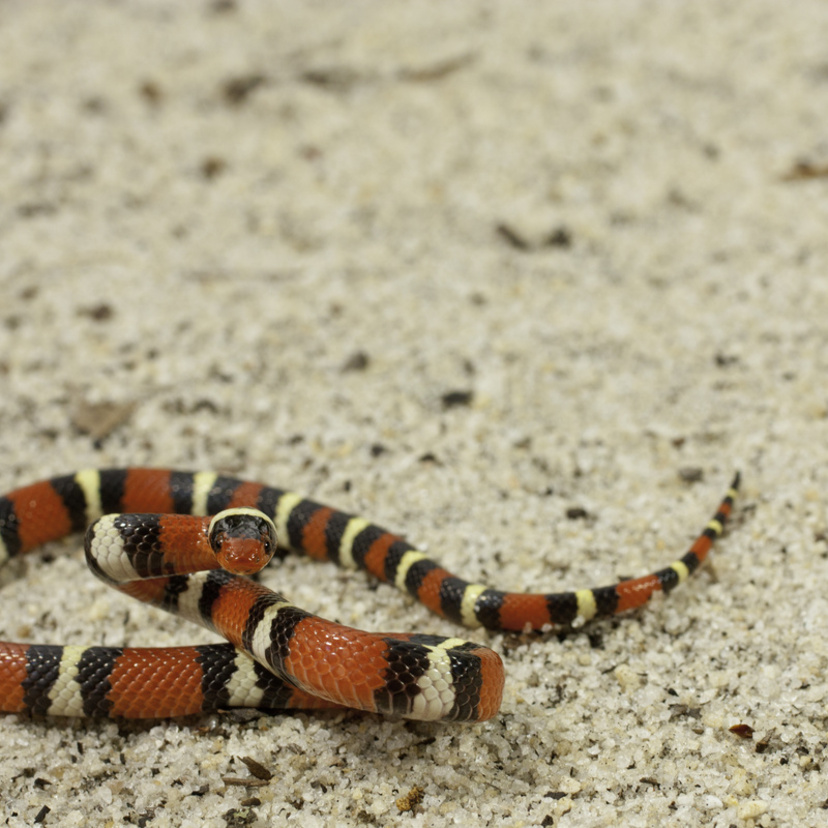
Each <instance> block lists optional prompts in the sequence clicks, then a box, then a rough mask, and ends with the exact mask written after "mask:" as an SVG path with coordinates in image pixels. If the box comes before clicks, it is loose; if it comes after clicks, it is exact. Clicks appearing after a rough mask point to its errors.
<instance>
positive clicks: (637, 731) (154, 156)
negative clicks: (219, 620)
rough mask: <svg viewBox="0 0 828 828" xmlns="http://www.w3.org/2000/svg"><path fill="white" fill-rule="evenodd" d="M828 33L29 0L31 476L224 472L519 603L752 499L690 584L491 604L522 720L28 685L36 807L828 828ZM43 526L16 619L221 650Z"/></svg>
mask: <svg viewBox="0 0 828 828" xmlns="http://www.w3.org/2000/svg"><path fill="white" fill-rule="evenodd" d="M826 43H828V4H826V3H825V2H823V0H802V1H801V2H798V1H797V0H793V2H788V3H784V4H783V3H779V2H777V0H757V1H756V2H752V3H721V2H697V3H692V4H679V3H666V2H665V3H657V2H652V1H651V2H645V1H644V0H642V1H641V2H637V1H636V0H601V1H600V2H590V3H582V2H577V1H576V0H570V2H558V3H552V4H540V3H534V2H529V0H526V2H523V1H522V0H521V2H512V3H502V4H497V3H491V2H484V1H483V0H481V1H480V2H457V3H438V2H426V0H411V2H392V3H381V2H377V1H376V0H362V2H351V3H348V4H340V3H335V2H330V0H327V1H326V2H312V3H306V2H297V1H295V0H291V1H290V2H288V1H287V0H286V1H285V2H280V3H265V2H254V1H253V0H250V2H246V1H245V0H237V2H230V1H229V0H218V1H214V2H199V3H185V2H178V3H164V2H125V3H109V2H87V3H82V4H81V3H64V2H60V0H54V1H53V2H45V0H44V1H43V2H37V1H36V2H22V0H20V2H14V1H13V0H10V2H5V3H3V4H2V6H0V55H2V58H0V170H2V189H1V190H0V244H2V247H1V248H0V249H2V256H1V257H0V323H1V324H0V375H1V376H2V389H3V394H2V397H0V423H1V424H2V429H0V435H2V436H0V440H1V441H2V443H0V445H2V449H3V456H4V463H3V472H2V486H3V488H4V489H11V488H13V487H15V486H18V485H22V484H24V483H27V482H31V481H33V480H36V479H39V478H42V477H48V476H52V475H55V474H58V473H65V472H68V471H71V470H73V469H76V468H82V467H87V466H111V465H138V464H142V465H156V466H173V467H180V468H187V469H201V468H215V469H219V470H222V471H227V472H232V473H235V474H238V475H240V476H244V477H249V478H252V479H259V480H263V481H266V482H270V483H273V484H274V485H281V486H288V487H290V488H293V489H295V490H297V491H299V492H302V493H304V494H307V495H310V496H313V497H314V498H316V499H318V500H321V501H323V502H327V503H331V504H333V505H336V506H338V507H340V508H343V509H346V510H348V511H352V512H357V513H359V514H363V515H365V516H367V517H370V518H371V519H372V520H375V521H377V522H379V523H381V524H382V525H385V526H388V527H389V528H392V529H395V530H397V531H399V532H402V533H404V534H405V535H406V536H407V537H408V538H409V539H410V540H412V541H413V542H415V543H417V544H418V545H420V546H422V547H423V548H425V549H427V550H428V551H429V552H430V553H433V554H434V555H435V556H437V557H439V558H441V559H442V560H444V562H445V563H446V564H447V565H449V566H450V567H451V568H452V569H454V570H455V571H457V572H458V573H461V574H464V575H466V576H468V577H471V578H474V579H484V580H488V581H489V582H491V583H492V584H494V585H496V586H499V587H502V588H507V589H517V590H519V589H542V590H554V589H563V588H580V587H586V586H597V585H602V584H607V583H612V582H613V581H614V580H616V579H617V578H619V577H623V576H631V575H637V574H642V573H644V572H647V571H650V570H652V569H654V568H657V567H659V566H662V565H665V564H667V563H669V562H670V561H671V560H673V559H674V558H675V557H677V556H678V555H679V554H681V553H682V552H683V551H684V550H685V548H686V547H687V545H688V544H689V542H690V541H691V540H692V539H693V537H694V536H695V535H696V534H697V533H698V531H700V530H701V528H702V527H703V526H704V524H705V522H706V521H707V519H708V518H709V516H710V514H712V512H713V510H714V508H715V506H716V504H717V503H718V501H719V499H720V497H721V496H722V495H723V494H724V492H725V490H726V488H727V485H728V482H729V479H730V477H731V474H732V473H733V471H734V470H735V469H736V468H740V469H741V470H742V473H743V476H744V494H743V497H742V498H741V499H740V501H739V504H738V509H737V512H736V516H735V520H734V522H733V526H732V528H731V530H730V531H729V533H728V535H727V536H726V538H725V539H724V540H723V541H722V542H721V543H720V545H719V548H718V550H717V552H716V554H715V558H714V561H713V565H712V566H710V567H706V568H705V570H704V571H703V572H701V573H700V574H699V575H698V576H697V577H696V578H695V579H693V581H692V582H690V583H688V584H686V585H684V586H683V587H682V588H681V589H679V590H677V591H676V592H675V593H674V594H673V595H672V596H671V597H670V598H669V599H668V600H666V601H657V602H655V603H654V604H653V605H652V606H650V607H649V608H647V609H646V610H644V611H641V612H636V613H633V614H631V615H628V616H624V617H620V618H616V619H613V620H610V621H604V622H599V623H594V624H592V625H590V626H589V627H586V628H584V629H582V630H576V631H573V632H569V633H567V634H561V635H551V636H546V637H537V638H531V639H526V638H523V637H516V636H504V635H489V634H487V633H485V632H480V631H478V632H476V633H474V634H472V637H474V638H476V639H477V640H480V641H483V642H485V643H488V644H489V645H490V646H492V647H494V648H495V649H497V650H498V651H499V652H501V653H502V654H503V656H504V659H505V661H506V666H507V671H508V679H507V687H506V694H505V700H504V704H503V708H502V711H501V714H500V715H499V716H498V717H497V718H495V719H494V720H492V721H490V722H488V723H485V724H478V725H470V726H456V725H455V726H452V725H439V724H411V723H404V722H390V721H385V720H382V719H379V718H376V717H372V716H369V715H360V714H352V713H326V714H320V715H305V714H299V715H268V716H254V717H252V718H239V717H236V716H205V717H203V718H200V719H198V720H195V721H189V720H188V721H184V722H180V721H176V722H164V721H161V722H147V723H137V724H130V723H120V722H83V721H75V720H72V721H65V720H64V721H60V720H55V721H47V720H31V719H26V718H23V717H18V716H13V715H11V716H5V717H3V718H2V719H0V733H2V738H1V739H0V791H2V792H3V795H2V800H1V801H0V815H2V820H0V821H2V822H3V824H6V825H11V826H22V825H33V824H41V825H47V826H48V825H55V826H57V825H59V826H66V827H67V828H68V827H69V826H80V825H94V826H98V825H100V826H118V825H136V826H150V828H163V826H210V828H213V826H215V827H216V828H224V826H265V825H272V826H280V825H292V824H297V825H302V826H307V827H308V828H313V826H327V825H337V826H350V825H376V826H391V825H405V826H433V827H434V828H441V827H442V826H449V825H490V824H491V825H498V826H550V825H555V826H562V828H566V827H567V826H607V825H629V826H651V825H656V824H657V825H661V826H686V825H706V826H722V828H724V826H737V827H738V828H747V827H748V826H789V825H797V826H819V825H828V810H826V802H828V779H826V777H825V775H824V772H823V771H822V770H821V768H822V766H823V764H824V762H825V759H826V755H825V754H826V716H827V715H828V711H827V710H826V702H828V681H827V680H826V668H827V667H828V638H827V637H826V626H828V598H826V585H828V540H826V538H828V518H827V517H826V508H825V494H824V493H825V490H826V483H827V482H828V462H826V461H828V391H826V383H825V376H826V374H825V372H826V368H828V323H827V322H826V319H828V231H826V228H828V131H826V116H825V113H826V112H828V52H827V51H826ZM48 551H49V552H50V553H52V554H50V557H52V556H54V553H58V552H62V551H65V552H67V553H68V554H66V555H57V559H56V560H54V561H53V562H52V563H50V564H48V565H47V564H46V562H45V558H41V557H40V556H35V557H34V558H33V559H31V560H29V561H27V562H24V563H22V564H18V565H15V566H12V567H8V568H7V571H6V573H4V585H3V589H2V604H0V633H1V634H2V636H3V637H5V638H7V639H12V640H29V641H38V642H63V643H77V644H82V643H106V644H121V643H129V644H143V645H148V644H162V645H163V644H167V643H187V642H190V641H198V642H203V641H207V640H211V639H210V637H209V635H208V634H207V633H205V632H203V631H199V630H194V629H190V628H189V627H187V626H186V625H184V624H183V623H182V622H180V621H178V620H176V619H175V618H172V617H160V614H158V613H155V612H153V611H151V610H148V609H144V608H142V607H140V606H132V605H131V604H130V603H129V602H128V601H127V599H125V598H122V597H121V596H119V595H117V594H115V593H113V592H112V591H110V590H107V589H106V587H104V586H103V585H100V584H98V583H97V582H95V581H94V579H93V578H92V577H91V575H89V573H88V572H87V571H86V570H85V567H84V566H83V564H82V561H81V559H80V557H79V555H78V542H77V540H73V541H71V542H69V543H67V544H64V545H63V546H62V547H61V548H59V549H58V548H52V549H50V550H48ZM267 582H268V583H270V584H272V585H273V586H275V587H278V588H281V589H282V590H284V591H285V592H286V593H287V594H288V595H289V596H290V597H291V598H293V599H294V600H295V601H296V602H297V603H299V604H300V605H302V606H304V607H306V608H307V609H309V610H312V611H319V612H322V613H324V614H326V615H327V616H329V617H333V618H336V619H338V620H341V621H343V622H345V623H352V624H358V625H361V626H364V627H366V628H368V629H386V630H388V629H399V630H419V631H423V632H429V633H438V634H443V635H453V634H455V633H457V632H458V631H457V629H456V628H455V627H454V626H453V625H452V624H450V623H449V622H447V621H443V620H441V619H439V618H436V617H434V616H432V615H430V614H429V613H428V612H427V611H426V610H425V609H423V608H422V607H420V606H418V605H415V604H414V603H413V602H412V601H411V600H410V599H408V598H406V597H404V596H401V595H400V594H398V593H397V592H395V591H394V590H393V589H392V588H390V587H386V586H382V585H380V586H378V585H377V584H375V583H373V582H372V581H371V580H370V579H369V578H367V577H365V576H363V575H361V574H352V575H348V574H343V573H341V572H339V571H337V570H335V569H334V568H333V567H332V566H329V565H322V564H312V563H310V562H307V561H304V560H300V559H289V560H288V561H286V562H285V563H283V564H281V565H280V566H277V567H274V568H273V570H272V571H270V572H269V573H268V575H267ZM734 725H746V726H747V728H743V729H742V733H743V737H740V736H739V735H737V734H735V733H733V732H731V730H730V728H732V727H733V726H734ZM750 729H752V736H751V735H750V733H751V731H750ZM241 757H253V758H254V759H256V760H257V761H258V762H260V763H261V764H262V765H264V766H265V767H266V768H267V769H268V770H269V771H270V772H271V773H272V774H273V777H272V779H271V780H270V781H269V782H267V783H266V784H264V785H260V786H258V787H255V786H252V785H250V786H246V785H238V784H232V782H227V781H226V779H227V778H228V777H249V772H248V770H247V768H246V767H245V766H244V764H243V763H242V762H241ZM416 786H419V787H421V788H422V799H421V802H420V803H419V805H417V806H416V807H415V808H414V810H413V811H410V812H401V811H400V810H399V808H398V805H397V804H396V802H397V800H398V799H399V798H400V797H401V796H403V795H404V794H406V793H408V792H409V791H411V789H412V788H414V787H416Z"/></svg>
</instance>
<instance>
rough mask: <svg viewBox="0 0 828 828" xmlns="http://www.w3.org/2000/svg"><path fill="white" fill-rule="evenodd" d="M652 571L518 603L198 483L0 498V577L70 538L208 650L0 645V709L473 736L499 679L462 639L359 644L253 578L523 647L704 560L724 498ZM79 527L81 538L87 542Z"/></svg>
mask: <svg viewBox="0 0 828 828" xmlns="http://www.w3.org/2000/svg"><path fill="white" fill-rule="evenodd" d="M739 482H740V476H739V474H738V473H737V474H736V476H735V477H734V479H733V482H732V484H731V486H730V488H729V490H728V492H727V494H726V496H725V497H724V499H723V500H722V501H721V503H720V505H719V507H718V509H717V510H716V513H715V515H714V517H713V518H712V520H710V521H709V522H708V523H707V525H706V526H705V528H704V530H703V531H702V533H701V534H700V535H699V536H698V537H697V538H696V540H695V541H694V542H693V544H692V545H691V547H690V548H689V550H688V551H687V552H686V553H685V554H684V555H683V556H682V557H681V558H679V559H678V560H676V561H674V562H673V563H672V564H670V565H669V566H667V567H665V568H664V569H660V570H658V571H656V572H653V573H651V574H649V575H645V576H642V577H639V578H633V579H627V580H622V581H620V582H618V583H615V584H613V585H611V586H606V587H599V588H595V589H580V590H576V591H568V592H556V593H537V594H531V593H519V592H507V591H502V590H499V589H494V588H490V587H488V586H485V585H483V584H477V583H471V582H468V581H465V580H463V579H462V578H459V577H457V576H455V575H453V574H451V573H450V572H449V571H447V570H446V569H445V568H443V567H442V566H441V565H440V564H439V563H437V562H436V561H434V560H432V559H431V558H429V557H428V556H427V555H426V554H425V553H423V552H421V551H419V550H418V549H417V548H415V547H414V546H413V545H412V544H410V543H409V542H408V541H407V540H405V538H403V537H402V536H400V535H397V534H394V533H392V532H389V531H387V530H386V529H383V528H381V527H380V526H377V525H376V524H374V523H371V522H370V521H368V520H366V519H365V518H361V517H357V516H354V515H351V514H347V513H346V512H342V511H339V510H337V509H334V508H331V507H330V506H325V505H323V504H321V503H317V502H315V501H313V500H309V499H307V498H304V497H302V496H301V495H298V494H295V493H293V492H291V491H288V490H283V489H279V488H274V487H272V486H267V485H264V484H261V483H254V482H250V481H246V480H241V479H238V478H235V477H231V476H227V475H223V474H219V473H215V472H207V471H200V472H186V471H175V470H170V469H155V468H137V467H130V468H120V469H115V468H113V469H86V470H83V471H79V472H76V473H73V474H68V475H62V476H59V477H53V478H51V479H48V480H41V481H39V482H37V483H33V484H30V485H28V486H24V487H22V488H18V489H16V490H14V491H12V492H10V493H8V494H6V495H4V496H2V497H0V565H2V564H4V563H6V562H7V561H9V560H10V559H12V558H15V557H17V556H20V555H24V554H26V553H29V552H31V551H32V550H35V549H37V548H39V547H41V546H42V545H43V544H45V543H48V542H50V541H55V540H58V539H60V538H63V537H65V536H68V535H71V534H73V533H76V532H83V531H86V535H85V540H84V548H85V553H86V560H87V564H88V566H89V568H90V569H91V570H92V572H93V573H94V574H95V575H96V576H98V577H99V578H100V579H101V580H103V581H104V582H105V583H107V584H109V585H110V586H113V587H114V588H116V589H117V590H119V591H121V592H123V593H125V594H126V595H129V596H131V597H134V598H137V599H139V600H141V601H144V602H146V603H148V604H150V605H152V606H155V607H158V608H160V609H163V610H166V611H168V612H171V613H174V614H176V615H178V616H180V617H182V618H184V619H186V620H188V621H192V622H194V623H197V624H200V625H202V626H204V627H206V628H207V629H209V630H213V631H215V632H216V633H218V634H219V635H220V636H222V637H223V638H224V639H226V641H225V642H224V643H220V644H207V645H201V646H189V647H187V646H184V647H108V646H107V647H104V646H75V645H55V644H34V643H14V642H0V712H7V713H24V714H25V713H29V714H34V715H44V716H89V717H94V716H98V717H101V716H103V717H114V718H117V717H123V718H136V719H141V718H144V719H146V718H158V719H162V718H171V717H178V716H187V715H193V714H200V713H208V712H215V711H224V710H228V709H231V708H237V707H241V708H257V709H261V710H268V711H271V710H290V709H300V710H302V709H305V710H312V709H320V708H329V707H334V708H355V709H357V710H362V711H368V712H374V713H380V714H386V715H388V716H390V717H393V718H404V719H415V720H423V721H454V722H479V721H485V720H487V719H490V718H492V717H493V716H495V715H496V714H497V713H498V711H499V709H500V705H501V701H502V698H503V688H504V681H505V678H504V669H503V663H502V660H501V658H500V656H499V655H498V654H497V653H496V652H495V651H494V650H492V649H490V648H488V647H485V646H483V645H481V644H477V643H474V642H470V641H466V640H465V639H462V638H449V637H442V636H436V635H426V634H418V633H405V632H404V633H370V632H364V631H361V630H358V629H354V628H352V627H346V626H343V625H340V624H337V623H334V622H332V621H328V620H325V619H323V618H321V617H318V616H316V615H313V614H311V613H309V612H307V611H305V610H303V609H301V608H299V607H297V606H295V605H294V604H292V603H290V602H289V601H288V600H287V599H286V598H285V597H284V596H282V595H281V594H279V593H277V592H274V591H272V590H270V589H268V588H267V587H265V586H264V585H262V584H261V583H259V581H258V580H257V579H256V578H255V576H254V573H255V572H257V571H258V570H260V569H261V568H262V567H263V566H265V565H266V564H267V563H268V561H270V559H271V557H272V556H273V554H274V553H275V552H276V551H277V550H278V549H282V550H291V551H294V552H301V553H304V554H306V555H308V556H309V557H311V558H314V559H316V560H320V561H332V562H334V563H336V564H338V565H339V566H341V567H344V568H346V569H362V570H365V571H366V572H368V573H370V574H371V575H373V576H374V577H375V578H378V579H379V580H380V581H385V582H387V583H389V584H394V585H396V586H397V587H398V588H400V589H401V590H403V591H405V592H407V593H409V594H410V595H411V596H413V597H414V598H416V599H417V600H419V601H420V602H421V603H422V604H424V605H425V606H426V607H428V608H429V609H430V610H432V611H434V612H436V613H437V614H439V615H441V616H443V617H445V618H447V619H449V620H450V621H453V622H457V623H458V624H462V625H465V626H467V627H484V628H486V629H488V630H501V631H505V632H516V633H528V632H530V631H537V632H540V633H544V632H549V631H550V630H553V629H555V628H559V627H567V626H568V627H572V626H579V625H580V624H581V623H583V622H586V621H589V620H591V619H593V618H596V617H602V616H609V615H614V614H616V613H620V612H625V611H628V610H632V609H635V608H637V607H641V606H643V605H644V604H646V603H647V602H648V601H649V599H650V598H651V597H652V596H653V594H655V593H656V592H663V593H668V592H670V591H671V590H672V589H673V588H675V587H676V586H677V585H678V584H680V583H681V582H683V581H684V580H686V579H687V578H688V576H689V575H691V574H692V573H693V572H694V571H696V570H697V569H698V568H699V566H700V565H701V564H702V563H703V562H704V560H705V558H706V557H707V555H708V552H709V551H710V549H711V547H712V545H713V542H714V541H715V540H716V539H717V538H718V537H720V536H721V534H722V532H723V530H724V526H725V523H726V521H727V519H728V517H729V516H730V514H731V511H732V508H733V503H734V499H735V497H736V494H737V490H738V488H739ZM87 527H88V528H87Z"/></svg>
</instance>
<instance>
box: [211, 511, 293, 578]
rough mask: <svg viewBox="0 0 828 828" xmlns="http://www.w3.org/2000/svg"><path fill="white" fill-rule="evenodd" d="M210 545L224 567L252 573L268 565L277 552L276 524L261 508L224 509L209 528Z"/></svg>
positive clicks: (233, 570)
mask: <svg viewBox="0 0 828 828" xmlns="http://www.w3.org/2000/svg"><path fill="white" fill-rule="evenodd" d="M207 537H208V540H209V541H210V546H211V548H212V550H213V553H214V554H215V556H216V560H217V561H218V563H219V566H221V567H222V569H226V570H227V571H228V572H232V573H234V574H236V575H251V574H253V573H254V572H258V571H259V570H260V569H262V568H263V567H265V566H266V565H267V564H268V563H269V561H270V559H271V558H272V557H273V553H274V552H275V551H276V545H277V544H276V527H275V526H274V525H273V521H272V520H271V519H270V518H269V517H268V516H267V515H265V514H264V513H263V512H260V511H259V510H258V509H248V508H238V509H225V510H224V511H223V512H219V513H218V514H217V515H216V516H215V517H214V518H213V519H212V520H211V521H210V526H209V528H208V530H207Z"/></svg>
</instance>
